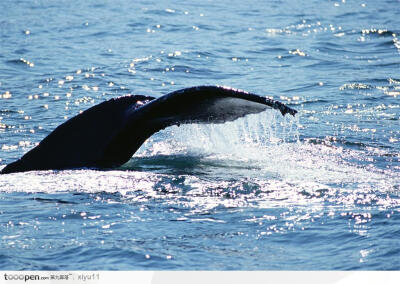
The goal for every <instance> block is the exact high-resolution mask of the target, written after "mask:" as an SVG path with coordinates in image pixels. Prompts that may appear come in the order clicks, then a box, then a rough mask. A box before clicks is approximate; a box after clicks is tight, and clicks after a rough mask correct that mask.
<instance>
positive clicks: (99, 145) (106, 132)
mask: <svg viewBox="0 0 400 284" xmlns="http://www.w3.org/2000/svg"><path fill="white" fill-rule="evenodd" d="M267 108H274V109H278V110H279V111H280V112H281V114H282V115H285V114H287V113H289V114H291V115H293V116H294V115H295V114H296V113H297V111H296V110H294V109H292V108H290V107H288V106H286V105H284V104H283V103H281V102H279V101H275V100H272V99H269V98H266V97H262V96H258V95H255V94H251V93H248V92H245V91H241V90H237V89H232V88H226V87H218V86H199V87H191V88H186V89H182V90H178V91H175V92H172V93H169V94H167V95H164V96H162V97H159V98H154V97H150V96H141V95H127V96H123V97H118V98H113V99H110V100H108V101H105V102H102V103H100V104H98V105H95V106H93V107H91V108H89V109H87V110H85V111H84V112H82V113H80V114H78V115H77V116H75V117H73V118H71V119H70V120H68V121H66V122H65V123H63V124H61V125H60V126H58V127H57V128H56V129H55V130H54V131H53V132H51V133H50V134H49V135H48V136H47V137H45V138H44V139H43V140H42V141H41V142H40V143H39V144H38V145H37V146H36V147H34V148H33V149H32V150H30V151H29V152H27V153H26V154H25V155H23V156H22V157H21V158H20V159H19V160H17V161H15V162H12V163H10V164H8V165H7V166H6V167H4V168H3V170H2V171H1V173H2V174H6V173H14V172H25V171H32V170H50V169H53V170H63V169H72V168H98V169H105V168H113V167H117V166H121V165H123V164H124V163H126V162H127V161H128V160H129V159H130V158H131V157H132V156H133V154H134V153H135V152H136V151H137V150H138V149H139V148H140V146H141V145H142V144H143V143H144V142H145V141H146V139H148V138H149V137H150V136H151V135H153V134H154V133H156V132H158V131H160V130H162V129H164V128H166V127H168V126H172V125H180V124H186V123H224V122H226V121H233V120H235V119H237V118H240V117H243V116H245V115H248V114H255V113H260V112H262V111H264V110H266V109H267Z"/></svg>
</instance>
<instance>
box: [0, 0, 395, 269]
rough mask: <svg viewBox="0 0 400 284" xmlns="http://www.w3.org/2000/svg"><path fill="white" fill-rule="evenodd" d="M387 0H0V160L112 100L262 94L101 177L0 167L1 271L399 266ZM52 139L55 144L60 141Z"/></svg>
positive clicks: (171, 132) (151, 145)
mask: <svg viewBox="0 0 400 284" xmlns="http://www.w3.org/2000/svg"><path fill="white" fill-rule="evenodd" d="M399 12H400V2H399V1H397V0H384V1H372V0H365V1H364V0H361V1H358V0H342V1H339V0H338V1H317V0H312V1H295V0H282V1H280V0H271V1H236V0H233V1H225V0H223V1H164V0H161V1H143V0H142V1H129V0H117V1H62V0H60V1H50V0H35V1H30V0H29V1H28V0H20V1H15V0H13V1H11V0H3V1H1V2H0V165H1V166H0V167H3V166H5V165H6V164H8V163H10V162H12V161H14V160H15V159H17V158H19V157H20V156H21V155H23V154H24V153H25V152H27V151H28V150H30V149H31V148H32V147H34V146H35V145H36V144H37V143H38V142H40V140H41V139H43V138H44V137H45V136H46V135H48V134H49V133H50V132H51V131H52V130H53V129H54V128H55V127H56V126H57V125H59V124H61V123H62V122H64V121H66V119H68V118H71V117H73V116H74V115H76V114H78V113H79V112H80V111H82V110H85V109H87V108H89V107H91V106H93V105H95V104H97V103H100V102H102V101H105V100H108V99H110V98H113V97H118V96H122V95H126V94H144V95H152V96H156V97H158V96H161V95H163V94H166V93H169V92H171V91H174V90H177V89H180V88H185V87H190V86H195V85H204V84H208V85H226V86H231V87H235V88H240V89H244V90H247V91H251V92H254V93H257V94H260V95H265V96H271V97H273V98H275V99H277V100H280V101H282V102H284V103H286V104H288V105H289V106H291V107H293V108H296V109H297V110H298V111H299V113H298V115H297V116H296V117H295V118H291V117H284V118H283V117H281V115H280V114H279V113H278V112H277V111H273V110H269V111H266V112H264V113H261V114H258V115H250V116H248V117H246V118H243V119H239V120H237V121H235V122H229V123H225V124H223V125H184V126H181V127H171V128H168V129H166V130H164V131H161V132H159V133H157V134H156V135H154V136H153V137H151V139H149V140H148V141H147V142H146V143H145V144H144V145H143V146H142V148H141V149H140V150H139V152H138V153H136V154H135V155H134V156H133V157H132V159H131V160H130V161H129V162H128V163H127V164H126V165H124V166H122V167H121V168H118V169H115V170H110V171H98V170H90V169H87V170H85V169H81V170H67V171H45V172H28V173H17V174H10V175H2V176H0V268H1V269H6V270H11V269H13V270H80V269H85V270H96V269H101V270H148V269H150V270H160V269H161V270H214V269H218V270H325V269H329V270H397V269H399V268H400V264H399V263H400V262H399V260H400V142H399V140H400V103H399V99H400V39H399V37H400V17H399V16H398V15H399ZM60 151H62V149H60Z"/></svg>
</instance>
